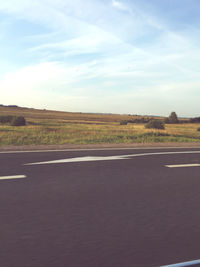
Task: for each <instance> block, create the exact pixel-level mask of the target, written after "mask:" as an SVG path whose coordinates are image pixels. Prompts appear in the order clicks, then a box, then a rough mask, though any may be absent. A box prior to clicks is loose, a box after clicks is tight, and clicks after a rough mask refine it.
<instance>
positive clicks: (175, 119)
mask: <svg viewBox="0 0 200 267" xmlns="http://www.w3.org/2000/svg"><path fill="white" fill-rule="evenodd" d="M152 120H153V121H155V120H158V121H161V122H163V123H165V124H176V123H200V117H195V118H190V119H181V120H180V119H178V117H177V115H176V112H171V114H170V115H169V117H167V118H164V119H152V118H148V117H146V118H145V117H141V118H136V119H131V120H123V121H121V122H120V124H121V125H127V124H128V123H143V124H144V123H149V122H151V121H152Z"/></svg>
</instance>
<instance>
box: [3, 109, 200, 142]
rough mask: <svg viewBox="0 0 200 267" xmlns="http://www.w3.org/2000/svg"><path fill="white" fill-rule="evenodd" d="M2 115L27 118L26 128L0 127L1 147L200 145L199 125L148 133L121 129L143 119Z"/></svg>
mask: <svg viewBox="0 0 200 267" xmlns="http://www.w3.org/2000/svg"><path fill="white" fill-rule="evenodd" d="M0 115H1V116H2V115H16V116H24V117H25V119H26V122H27V125H26V126H20V127H17V126H10V125H1V124H0V146H3V145H42V144H59V145H60V144H103V143H154V142H200V131H197V129H198V128H200V124H198V123H193V124H190V123H185V124H184V123H180V124H166V125H165V130H154V129H145V127H144V124H136V123H129V124H128V125H120V121H122V120H131V119H133V118H140V116H130V115H113V114H84V113H71V112H58V111H46V110H37V109H26V108H10V107H0Z"/></svg>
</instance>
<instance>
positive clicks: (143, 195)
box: [0, 148, 200, 267]
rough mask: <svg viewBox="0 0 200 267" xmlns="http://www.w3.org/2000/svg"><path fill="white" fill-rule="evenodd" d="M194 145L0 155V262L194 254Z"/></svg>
mask: <svg viewBox="0 0 200 267" xmlns="http://www.w3.org/2000/svg"><path fill="white" fill-rule="evenodd" d="M199 247H200V149H199V148H196V149H195V148H191V149H189V148H187V149H186V148H178V149H177V148H168V149H166V148H165V149H164V148H163V149H162V148H160V149H126V150H125V149H124V150H123V149H121V150H117V149H113V150H80V151H78V150H74V151H70V150H69V151H67V150H66V151H45V152H44V151H43V152H40V151H35V152H20V153H17V152H13V153H12V152H9V153H4V152H1V153H0V266H2V267H15V266H16V267H46V266H48V267H53V266H55V267H66V266H67V267H100V266H101V267H132V266H136V267H140V266H148V267H151V266H152V267H153V266H163V265H169V264H173V263H177V262H185V261H191V260H196V259H200V250H199Z"/></svg>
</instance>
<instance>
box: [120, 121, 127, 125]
mask: <svg viewBox="0 0 200 267" xmlns="http://www.w3.org/2000/svg"><path fill="white" fill-rule="evenodd" d="M127 124H128V121H120V125H127Z"/></svg>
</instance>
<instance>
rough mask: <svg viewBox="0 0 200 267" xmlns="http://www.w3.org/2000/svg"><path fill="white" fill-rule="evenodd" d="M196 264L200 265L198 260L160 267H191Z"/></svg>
mask: <svg viewBox="0 0 200 267" xmlns="http://www.w3.org/2000/svg"><path fill="white" fill-rule="evenodd" d="M196 264H200V260H194V261H187V262H182V263H176V264H170V265H163V266H161V267H183V266H192V265H196Z"/></svg>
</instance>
